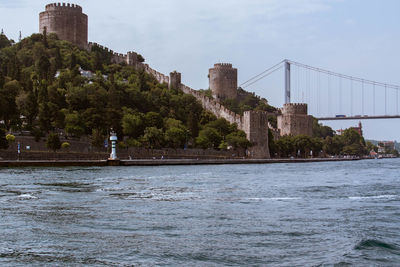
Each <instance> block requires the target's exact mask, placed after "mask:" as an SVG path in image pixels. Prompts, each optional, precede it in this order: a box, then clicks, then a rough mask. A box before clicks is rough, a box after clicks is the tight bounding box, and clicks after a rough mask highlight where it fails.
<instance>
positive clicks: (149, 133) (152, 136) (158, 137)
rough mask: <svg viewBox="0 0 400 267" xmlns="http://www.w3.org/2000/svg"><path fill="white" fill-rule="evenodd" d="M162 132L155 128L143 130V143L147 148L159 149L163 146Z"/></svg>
mask: <svg viewBox="0 0 400 267" xmlns="http://www.w3.org/2000/svg"><path fill="white" fill-rule="evenodd" d="M163 141H164V138H163V132H162V130H161V129H157V128H156V127H147V128H146V129H145V130H144V135H143V142H144V143H146V144H147V147H148V148H151V149H153V148H160V147H161V146H162V144H163Z"/></svg>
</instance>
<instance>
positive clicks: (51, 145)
mask: <svg viewBox="0 0 400 267" xmlns="http://www.w3.org/2000/svg"><path fill="white" fill-rule="evenodd" d="M46 146H47V148H48V149H51V150H53V151H54V152H56V150H59V149H60V148H61V141H60V137H59V136H58V134H56V133H50V134H49V135H48V136H47V141H46Z"/></svg>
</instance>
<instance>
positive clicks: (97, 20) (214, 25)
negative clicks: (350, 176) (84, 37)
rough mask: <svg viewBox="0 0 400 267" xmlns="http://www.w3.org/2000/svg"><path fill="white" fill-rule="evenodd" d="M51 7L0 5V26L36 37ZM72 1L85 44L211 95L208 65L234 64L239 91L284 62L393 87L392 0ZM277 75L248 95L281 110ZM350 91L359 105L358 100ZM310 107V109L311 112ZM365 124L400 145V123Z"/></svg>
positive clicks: (370, 135) (23, 0) (344, 96)
mask: <svg viewBox="0 0 400 267" xmlns="http://www.w3.org/2000/svg"><path fill="white" fill-rule="evenodd" d="M49 3H52V2H51V1H50V2H49V1H42V0H34V1H33V0H31V1H28V0H12V1H11V0H0V14H1V16H0V27H1V28H3V30H4V33H5V34H6V35H7V36H8V37H9V38H13V39H15V40H17V39H18V35H19V31H22V36H23V37H26V36H29V35H31V34H32V33H35V32H38V28H39V12H41V11H44V9H45V5H46V4H49ZM71 3H75V4H79V5H81V6H82V7H83V12H84V13H85V14H87V15H88V16H89V41H92V42H97V43H100V44H102V45H104V46H106V47H109V48H110V49H112V50H114V51H117V52H119V53H126V52H127V51H136V52H138V53H140V54H142V55H143V56H144V58H145V59H146V62H147V63H148V64H149V65H150V66H151V67H152V68H154V69H156V70H158V71H160V72H162V73H164V74H168V73H169V72H171V71H173V70H177V71H179V72H181V73H182V81H183V83H184V84H186V85H188V86H190V87H192V88H194V89H204V88H208V79H207V74H208V69H209V68H211V67H212V66H213V64H215V63H219V62H228V63H232V64H233V66H234V67H235V68H237V69H238V79H239V81H238V82H239V84H241V83H243V82H244V81H246V80H248V79H249V78H251V77H253V76H255V75H256V74H258V73H260V72H262V71H264V70H265V69H267V68H269V67H270V66H273V65H275V64H276V63H278V62H280V61H282V60H283V59H290V60H293V61H296V62H301V63H304V64H307V65H311V66H314V67H320V68H323V69H327V70H331V71H335V72H338V73H343V74H347V75H352V76H355V77H360V78H364V79H369V80H374V81H380V82H385V83H389V84H397V85H400V75H399V67H398V62H400V55H399V47H400V37H399V34H398V32H399V26H400V16H399V15H398V11H399V10H400V1H398V0H381V1H378V0H202V1H188V0H168V1H167V0H146V1H132V0H118V1H105V0H75V1H73V2H71ZM298 73H300V76H301V75H303V76H301V77H303V80H304V79H307V78H306V77H307V76H306V75H307V73H303V74H301V72H298ZM292 75H295V74H292ZM297 75H299V74H297ZM283 77H284V76H283V71H278V72H276V73H274V74H272V75H271V76H269V77H267V78H265V79H263V80H261V81H260V82H258V83H255V84H253V85H251V86H250V87H248V88H246V90H248V91H252V92H255V93H256V94H257V95H260V96H262V97H265V98H266V99H268V101H269V102H270V104H272V105H274V106H277V107H281V106H282V104H283V101H284V99H283V95H284V94H283V89H284V85H283ZM292 79H293V76H292ZM308 79H310V78H308ZM316 79H317V78H315V79H314V78H311V80H316ZM330 82H332V83H333V84H332V85H329V88H331V87H330V86H332V87H333V89H330V90H332V91H333V92H332V91H331V92H330V93H329V94H333V96H332V95H328V93H327V91H326V90H325V91H323V90H322V89H321V92H322V93H320V94H321V95H322V96H321V97H322V98H323V99H325V102H329V101H331V100H327V99H332V101H333V99H334V97H337V96H338V95H339V93H338V91H339V88H338V87H339V86H338V85H339V83H340V82H339V81H330ZM335 83H336V85H335ZM295 84H296V85H297V87H299V86H298V83H295ZM314 86H317V87H318V85H314ZM342 86H343V88H342ZM348 86H349V85H347V88H346V85H341V87H340V90H343V91H344V92H343V93H342V91H340V92H341V93H340V96H341V97H340V98H338V99H337V102H335V103H334V104H332V107H330V108H331V109H332V110H331V114H342V113H341V112H343V113H344V111H345V110H346V109H345V108H343V107H342V109H343V111H342V110H340V109H336V110H335V108H334V107H340V106H346V105H347V106H348V101H349V98H350V96H349V89H348ZM300 87H301V85H300ZM320 87H321V88H322V87H327V86H326V84H324V85H321V86H320ZM325 89H326V88H325ZM346 90H347V91H346ZM365 90H366V93H365V94H366V96H365V97H366V98H368V99H372V89H371V88H366V89H365ZM377 90H378V91H377V95H379V97H380V101H377V102H376V103H375V104H374V105H375V106H376V109H377V110H378V111H382V110H383V102H382V95H383V90H384V88H379V89H377ZM346 92H347V93H346ZM293 94H295V92H293ZM354 94H356V96H354V98H357V94H361V93H360V91H356V92H354ZM297 95H298V97H297V100H304V93H303V95H301V93H300V94H299V93H297ZM299 95H300V97H299ZM299 98H300V99H299ZM396 98H397V96H396V94H395V93H393V92H388V95H387V99H388V103H389V104H388V105H389V106H390V107H388V110H387V112H388V113H390V114H393V113H396V112H397V110H396V107H395V105H396V101H395V100H396ZM374 99H378V97H376V98H374ZM346 101H347V102H346ZM315 102H316V101H314V103H315ZM325 102H324V101H318V103H319V104H318V105H319V106H322V107H325V108H326V106H327V105H326V103H325ZM340 103H341V104H340ZM360 107H361V106H360V104H358V105H357V104H355V107H354V109H355V110H354V111H353V115H354V114H358V113H360V114H361V112H359V111H358V110H359V109H360ZM357 109H358V110H357ZM315 110H316V108H315V107H310V112H314V111H315ZM347 110H348V109H347ZM347 110H346V112H347ZM315 112H316V111H315ZM382 112H384V111H382ZM382 112H381V113H382ZM348 113H350V112H348ZM372 113H373V112H372V102H371V101H370V100H368V101H366V102H365V108H364V114H370V115H372ZM364 114H363V115H364ZM313 115H316V114H313ZM348 115H350V114H348ZM362 123H363V127H364V137H365V138H366V139H377V140H398V141H400V119H390V120H365V121H362ZM324 124H326V125H329V126H331V127H332V128H333V129H335V130H337V129H341V128H343V129H344V128H347V127H349V126H356V125H357V124H358V121H336V122H324Z"/></svg>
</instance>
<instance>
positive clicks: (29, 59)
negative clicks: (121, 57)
mask: <svg viewBox="0 0 400 267" xmlns="http://www.w3.org/2000/svg"><path fill="white" fill-rule="evenodd" d="M83 70H85V71H90V73H91V74H93V75H90V76H91V77H87V75H86V76H85V75H83V73H84V72H83ZM86 73H87V72H86ZM0 121H1V127H3V128H5V130H6V131H14V132H18V131H24V132H27V131H28V132H30V133H31V134H32V135H34V136H36V137H37V139H39V138H41V137H44V136H48V135H49V134H50V133H57V134H59V133H63V134H65V135H66V136H69V137H76V138H78V137H81V136H87V137H90V140H91V142H92V144H93V145H94V146H102V145H103V143H104V140H105V139H106V138H107V136H108V134H109V132H110V130H111V129H113V130H114V131H115V132H116V133H117V134H118V136H119V139H120V140H122V139H123V138H124V139H125V142H124V143H123V145H124V146H135V147H148V148H161V147H171V148H178V147H181V148H183V147H184V145H185V144H189V146H192V147H199V148H226V147H227V146H232V147H234V148H246V147H248V146H249V145H250V143H249V142H248V141H247V139H246V135H245V133H244V132H243V131H240V130H238V129H237V127H236V125H231V124H229V123H228V122H227V121H226V120H224V119H217V118H216V117H215V116H214V115H212V114H211V113H209V112H207V111H206V110H204V109H203V108H202V106H201V104H200V103H199V102H197V100H196V99H195V98H194V97H193V96H191V95H187V94H183V93H182V92H181V91H179V90H169V89H168V86H167V85H166V84H159V83H158V82H157V81H156V80H155V79H154V78H153V77H152V76H151V75H149V74H147V73H145V72H144V71H140V70H135V69H134V68H133V67H132V66H127V65H125V64H119V65H117V64H111V54H110V52H108V51H106V50H103V49H101V48H99V47H94V48H93V49H92V51H90V52H88V51H86V50H80V49H78V48H77V47H76V46H73V45H72V44H71V43H69V42H66V41H61V40H58V38H57V36H56V35H54V34H49V35H46V34H45V35H42V34H33V35H32V36H30V37H28V38H25V39H23V40H22V41H20V42H18V43H14V42H13V41H12V40H9V39H8V38H7V37H6V36H5V35H4V34H1V35H0ZM2 132H5V131H4V130H3V131H2Z"/></svg>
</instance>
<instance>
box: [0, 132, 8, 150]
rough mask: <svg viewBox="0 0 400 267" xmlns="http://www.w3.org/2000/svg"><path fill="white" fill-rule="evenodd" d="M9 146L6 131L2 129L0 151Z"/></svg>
mask: <svg viewBox="0 0 400 267" xmlns="http://www.w3.org/2000/svg"><path fill="white" fill-rule="evenodd" d="M8 146H9V144H8V141H7V139H6V130H5V129H3V128H2V127H0V149H7V148H8Z"/></svg>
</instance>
